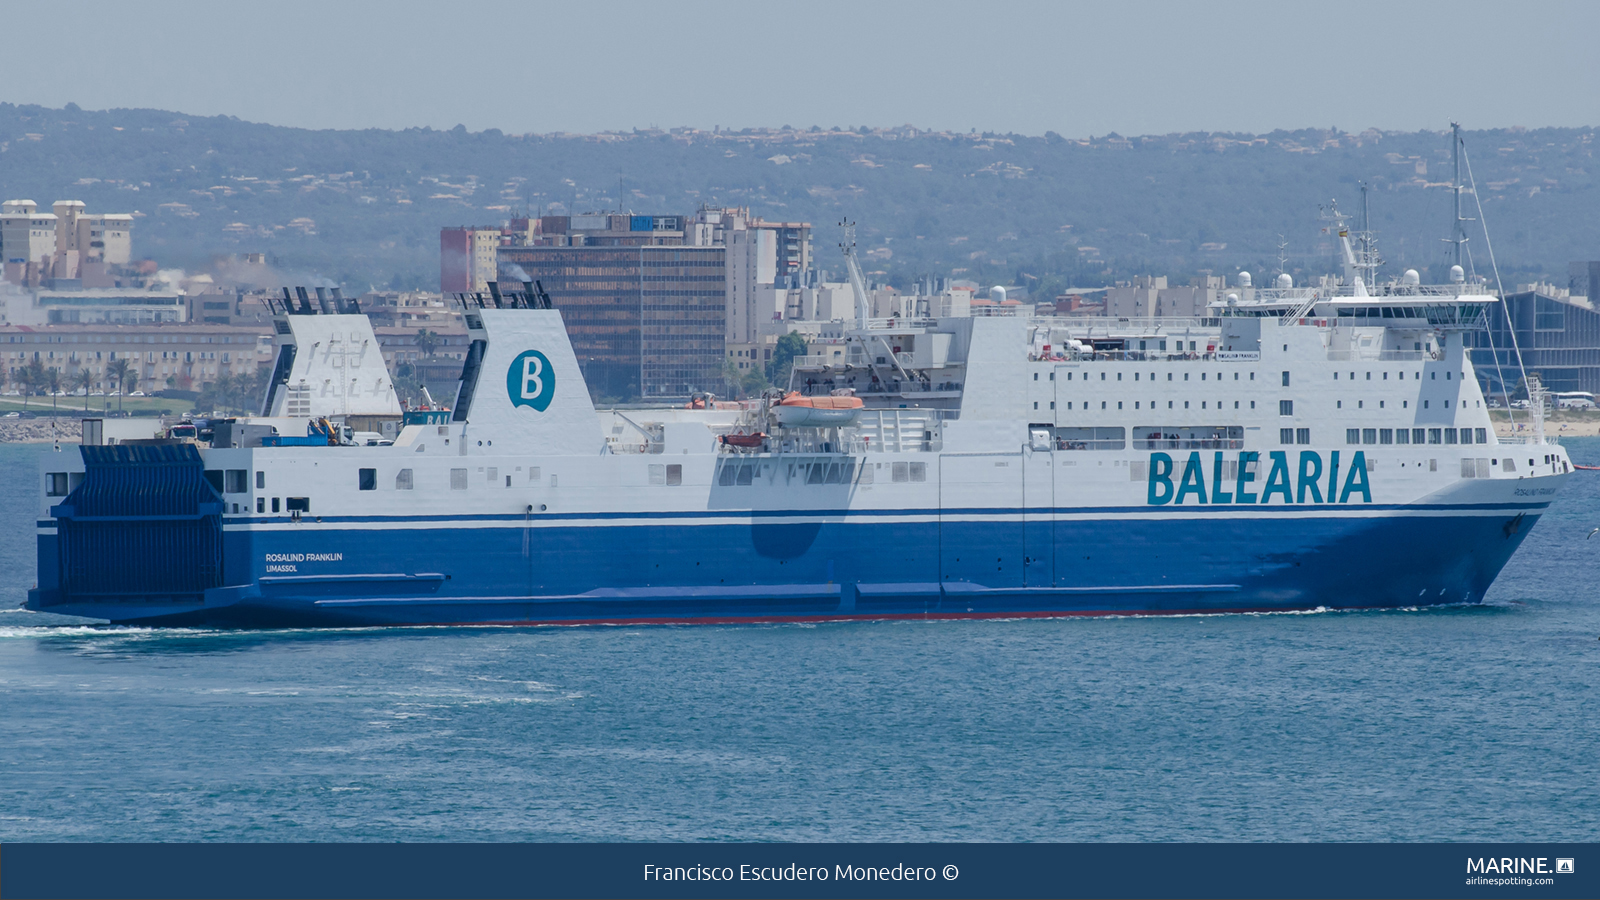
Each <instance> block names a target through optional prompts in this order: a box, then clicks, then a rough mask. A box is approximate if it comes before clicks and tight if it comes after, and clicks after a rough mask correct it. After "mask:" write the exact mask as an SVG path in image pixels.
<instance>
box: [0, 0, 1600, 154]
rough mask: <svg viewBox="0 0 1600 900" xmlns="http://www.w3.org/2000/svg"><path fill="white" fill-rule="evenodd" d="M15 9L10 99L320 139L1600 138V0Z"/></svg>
mask: <svg viewBox="0 0 1600 900" xmlns="http://www.w3.org/2000/svg"><path fill="white" fill-rule="evenodd" d="M0 12H3V20H4V22H5V23H6V33H7V35H8V41H7V43H8V45H9V46H10V47H12V48H13V50H12V52H11V53H9V54H8V56H9V59H8V62H7V63H6V65H5V67H4V71H5V76H4V78H0V101H10V102H14V103H39V104H45V105H48V106H61V105H64V104H66V103H67V102H69V101H70V102H76V103H77V104H78V105H80V106H82V107H85V108H88V109H105V108H113V107H154V108H160V109H171V110H176V111H180V112H185V113H190V114H195V115H215V114H228V115H235V116H238V117H240V118H242V119H248V120H251V121H258V122H270V123H273V124H279V125H297V126H305V127H310V128H363V127H378V128H404V127H409V126H421V125H429V126H433V127H435V128H450V127H453V126H455V125H456V124H458V123H459V124H464V125H466V126H467V128H469V129H472V130H474V131H477V130H480V129H485V128H499V129H501V130H502V131H507V132H518V133H520V132H529V131H534V132H549V131H579V132H592V131H600V130H607V129H627V128H633V127H644V126H649V125H657V126H661V127H671V126H677V125H691V126H697V127H703V128H710V127H712V126H717V125H720V126H722V127H725V128H741V127H746V126H762V125H766V126H781V125H793V126H796V127H808V126H811V125H821V126H824V127H828V126H832V125H840V126H856V125H900V124H914V125H917V126H919V127H925V128H936V129H957V130H962V131H965V130H967V129H970V128H977V129H979V130H988V131H1015V132H1022V133H1026V134H1042V133H1044V132H1045V131H1056V132H1059V133H1061V134H1063V135H1066V136H1068V137H1082V136H1088V135H1103V134H1106V133H1108V132H1112V131H1116V132H1120V133H1122V134H1157V133H1166V132H1173V131H1191V130H1193V131H1248V132H1263V131H1270V130H1273V129H1277V128H1301V127H1307V126H1317V127H1330V126H1336V127H1339V128H1342V129H1345V130H1347V131H1359V130H1361V129H1364V128H1368V127H1377V128H1383V129H1401V130H1416V129H1422V128H1428V129H1442V128H1445V127H1447V123H1448V122H1449V121H1450V120H1451V119H1452V118H1458V119H1460V120H1461V122H1462V123H1463V125H1465V126H1466V127H1468V128H1489V127H1500V126H1510V125H1524V126H1529V127H1537V126H1546V125H1600V2H1596V0H1580V2H1527V0H1523V2H1515V3H1513V2H1505V0H1498V2H1486V0H1454V2H1450V3H1420V2H1416V3H1414V2H1406V0H1401V2H1393V0H1390V2H1381V3H1372V2H1330V0H1324V2H1318V3H1290V2H1272V3H1243V2H1217V0H1209V2H1192V3H1176V2H1172V3H1135V2H1126V0H1117V2H1112V0H1102V2H1098V3H1068V2H1057V3H1040V2H1012V3H1006V2H995V0H964V2H948V0H920V2H915V3H899V2H896V3H888V2H877V0H867V2H860V0H856V2H842V3H836V2H801V3H793V2H791V3H783V4H777V3H756V2H749V0H745V2H740V3H696V2H670V3H669V2H658V3H635V2H620V0H609V2H588V3H585V2H574V0H563V2H560V3H532V2H525V3H510V2H468V0H443V2H441V0H427V2H420V0H389V2H385V3H375V2H373V3H358V2H354V0H318V2H299V0H293V2H286V0H274V2H272V3H242V2H240V3H214V2H203V3H202V2H180V0H152V2H144V3H140V2H128V0H121V2H115V3H103V2H96V0H89V2H75V3H60V2H35V0H0ZM19 51H20V53H19ZM74 58H75V59H76V60H77V62H76V63H74V62H71V61H69V60H72V59H74Z"/></svg>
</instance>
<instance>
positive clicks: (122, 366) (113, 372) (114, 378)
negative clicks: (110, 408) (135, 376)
mask: <svg viewBox="0 0 1600 900" xmlns="http://www.w3.org/2000/svg"><path fill="white" fill-rule="evenodd" d="M129 368H130V364H129V363H128V360H127V358H126V357H124V358H122V359H113V360H112V361H111V362H109V363H106V380H107V381H109V382H110V383H111V384H113V385H116V387H117V391H118V393H117V411H118V412H121V411H122V393H123V392H124V388H123V385H125V384H127V381H128V376H129V375H130V374H132V373H130V372H129V371H128V370H129Z"/></svg>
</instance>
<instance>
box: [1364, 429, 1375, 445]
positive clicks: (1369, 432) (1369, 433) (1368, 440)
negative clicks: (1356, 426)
mask: <svg viewBox="0 0 1600 900" xmlns="http://www.w3.org/2000/svg"><path fill="white" fill-rule="evenodd" d="M1377 442H1378V429H1376V428H1363V429H1361V443H1363V444H1376V443H1377Z"/></svg>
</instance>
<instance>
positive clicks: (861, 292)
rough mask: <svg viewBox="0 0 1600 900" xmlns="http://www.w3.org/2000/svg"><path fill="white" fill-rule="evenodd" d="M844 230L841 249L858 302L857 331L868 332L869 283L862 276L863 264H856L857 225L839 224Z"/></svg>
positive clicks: (849, 223)
mask: <svg viewBox="0 0 1600 900" xmlns="http://www.w3.org/2000/svg"><path fill="white" fill-rule="evenodd" d="M839 224H840V225H841V226H843V228H844V240H843V241H842V242H841V243H840V244H839V249H840V250H843V251H844V264H845V268H846V269H847V270H849V272H850V290H851V292H852V293H854V294H855V300H856V329H857V330H858V331H866V330H867V282H866V279H865V278H863V277H862V275H861V264H860V263H858V262H856V223H854V222H850V221H844V222H840V223H839Z"/></svg>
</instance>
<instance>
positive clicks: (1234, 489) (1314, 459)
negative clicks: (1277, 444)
mask: <svg viewBox="0 0 1600 900" xmlns="http://www.w3.org/2000/svg"><path fill="white" fill-rule="evenodd" d="M1223 456H1224V454H1222V453H1213V454H1212V458H1211V460H1209V463H1210V464H1209V465H1207V461H1205V460H1202V459H1201V457H1200V453H1199V452H1198V451H1196V452H1193V453H1190V454H1189V458H1188V459H1178V460H1174V459H1173V458H1172V457H1171V456H1170V455H1168V454H1166V453H1152V454H1150V493H1149V503H1150V505H1152V506H1165V505H1167V504H1169V503H1170V504H1172V505H1174V506H1181V505H1184V504H1196V505H1198V504H1218V505H1221V504H1240V503H1244V504H1250V503H1254V504H1258V505H1259V504H1266V503H1274V502H1276V503H1284V504H1290V503H1293V504H1302V503H1355V502H1358V501H1359V502H1361V503H1371V502H1372V488H1371V485H1370V484H1369V481H1368V478H1367V454H1366V453H1364V452H1363V451H1360V450H1357V451H1356V452H1355V454H1354V455H1353V456H1351V457H1350V458H1349V460H1348V461H1341V459H1340V456H1339V451H1337V450H1333V451H1331V452H1329V453H1328V456H1327V458H1326V459H1324V458H1323V455H1322V454H1321V453H1320V452H1318V451H1315V450H1301V451H1300V453H1299V457H1298V458H1297V459H1295V460H1293V461H1291V460H1290V458H1289V451H1286V450H1272V451H1269V452H1268V453H1267V458H1266V459H1265V460H1263V459H1262V458H1261V454H1260V453H1259V452H1257V451H1255V450H1246V451H1244V452H1242V453H1238V454H1236V457H1237V458H1236V459H1235V460H1233V462H1234V463H1235V464H1236V465H1225V462H1226V461H1225V460H1224V459H1223ZM1262 469H1265V470H1266V472H1267V477H1266V478H1265V479H1260V480H1258V478H1257V475H1258V474H1259V472H1260V470H1262Z"/></svg>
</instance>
